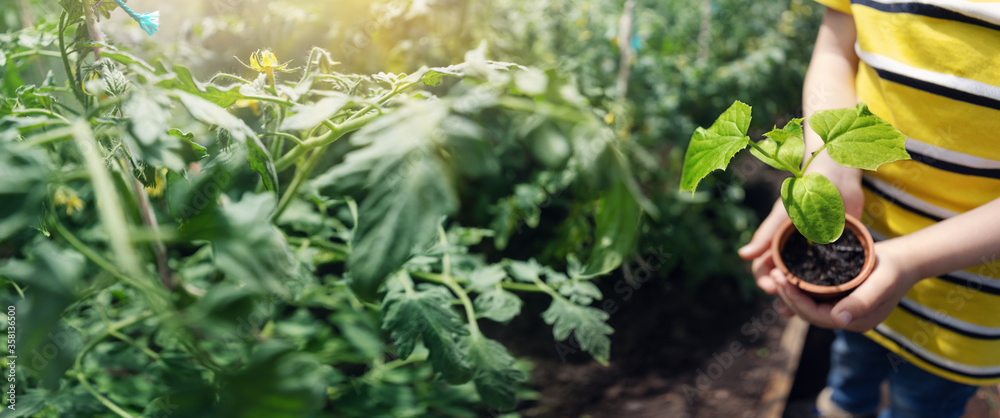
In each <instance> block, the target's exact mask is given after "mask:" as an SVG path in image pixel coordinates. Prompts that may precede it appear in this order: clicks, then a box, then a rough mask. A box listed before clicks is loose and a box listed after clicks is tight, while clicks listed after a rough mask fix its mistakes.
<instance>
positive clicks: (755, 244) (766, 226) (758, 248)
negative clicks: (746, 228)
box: [736, 203, 788, 260]
mask: <svg viewBox="0 0 1000 418" xmlns="http://www.w3.org/2000/svg"><path fill="white" fill-rule="evenodd" d="M775 206H776V207H775V209H774V210H772V211H771V214H770V215H768V216H767V219H764V222H761V224H760V227H759V228H757V231H756V232H754V233H753V238H751V239H750V242H749V243H747V245H744V246H743V247H742V248H740V249H739V250H737V251H736V253H737V254H739V256H740V258H742V259H744V260H753V259H755V258H757V257H760V256H762V255H764V253H765V252H766V251H767V250H768V249H770V248H771V239H772V238H773V237H774V234H775V233H776V232H778V228H779V227H780V226H781V224H782V222H784V221H785V219H788V215H786V214H785V208H784V207H780V208H779V207H778V206H781V204H780V203H778V204H776V205H775Z"/></svg>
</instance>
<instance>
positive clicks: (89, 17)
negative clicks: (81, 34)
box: [83, 2, 131, 59]
mask: <svg viewBox="0 0 1000 418" xmlns="http://www.w3.org/2000/svg"><path fill="white" fill-rule="evenodd" d="M86 3H89V2H84V5H83V15H84V23H85V24H86V25H87V31H88V32H90V39H91V40H93V41H94V43H96V44H97V45H96V46H94V59H101V48H102V47H103V45H104V33H102V32H101V28H99V27H97V16H95V15H94V9H93V8H91V7H87V6H88V5H87V4H86ZM124 6H125V5H122V7H123V8H125V9H126V10H127V11H131V10H128V8H127V7H124Z"/></svg>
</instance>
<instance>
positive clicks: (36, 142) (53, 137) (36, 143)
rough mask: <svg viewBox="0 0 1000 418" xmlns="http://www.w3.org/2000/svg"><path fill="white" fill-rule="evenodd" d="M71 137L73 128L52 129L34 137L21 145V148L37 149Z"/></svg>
mask: <svg viewBox="0 0 1000 418" xmlns="http://www.w3.org/2000/svg"><path fill="white" fill-rule="evenodd" d="M72 137H73V128H70V127H63V128H58V129H53V130H51V131H48V132H46V133H44V134H41V135H35V136H33V137H31V139H30V140H28V141H24V142H22V143H21V145H20V147H22V148H37V147H42V146H45V145H48V144H51V143H54V142H59V141H63V140H66V139H69V138H72Z"/></svg>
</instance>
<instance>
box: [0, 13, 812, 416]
mask: <svg viewBox="0 0 1000 418" xmlns="http://www.w3.org/2000/svg"><path fill="white" fill-rule="evenodd" d="M467 3H468V4H467V5H465V6H463V7H452V6H453V5H451V4H450V3H448V2H395V1H387V0H386V1H383V0H378V1H374V2H372V1H343V2H336V3H323V2H319V3H317V2H306V1H302V0H278V1H270V0H245V1H241V2H196V1H193V0H191V1H187V0H180V1H179V2H178V3H177V4H176V5H177V7H174V8H173V9H174V10H173V12H174V13H175V14H173V15H172V16H171V18H170V19H169V21H168V19H167V17H166V16H164V22H163V27H162V32H161V33H160V34H158V35H157V36H154V37H151V38H150V37H147V36H145V34H141V32H139V30H140V29H139V28H138V27H136V26H135V25H134V24H129V25H125V26H117V25H116V24H115V23H114V21H113V20H112V21H105V20H104V18H107V17H108V16H109V15H114V14H116V13H123V12H122V11H121V10H118V9H117V8H116V7H115V4H114V3H113V2H101V4H99V5H97V6H98V7H97V8H95V9H91V10H92V11H95V12H96V13H97V15H98V16H100V18H101V19H100V20H101V25H102V26H101V28H100V29H102V30H103V32H105V33H107V34H108V38H107V39H106V40H105V44H104V45H95V44H94V42H93V40H92V39H90V34H91V33H92V31H91V30H89V28H88V27H87V26H86V25H87V23H86V20H85V12H86V11H87V10H88V9H87V7H89V4H87V3H86V2H82V1H80V0H62V1H60V2H59V4H60V5H61V6H62V11H65V13H64V14H62V15H58V14H53V12H52V10H53V9H57V10H55V12H56V13H58V12H60V10H58V8H53V7H52V6H51V4H50V3H45V2H41V1H32V0H26V1H23V2H17V4H16V5H15V4H14V3H9V4H4V5H0V31H3V32H4V33H3V34H0V171H2V172H3V174H5V175H6V176H5V178H6V179H7V180H6V182H5V184H4V185H3V186H0V197H2V198H3V199H5V200H4V202H9V204H6V203H5V205H3V207H2V208H0V215H2V216H0V286H2V290H0V297H2V298H4V299H5V300H7V301H10V304H14V305H15V306H17V309H18V312H19V315H21V316H18V321H24V325H26V326H25V328H23V329H22V332H24V334H19V336H18V339H19V343H20V344H21V347H22V350H24V351H30V352H25V354H24V355H25V356H26V357H24V359H25V360H26V363H22V364H28V365H29V366H30V367H27V368H26V369H20V372H19V376H18V379H19V383H20V386H19V388H23V389H24V391H23V392H19V396H18V401H19V402H18V411H17V412H18V414H19V415H24V416H43V417H55V416H106V415H111V414H116V415H119V416H128V415H133V416H135V415H140V414H141V415H144V416H163V415H176V416H192V417H197V416H394V417H395V416H480V415H483V412H484V409H485V408H486V407H491V408H496V409H502V410H507V409H512V408H515V407H516V406H517V404H518V401H519V400H521V399H529V398H530V397H531V396H532V393H531V392H530V391H528V390H526V389H525V386H524V385H525V383H526V380H527V377H528V370H527V368H526V366H525V365H524V364H522V363H520V362H517V361H516V360H515V357H514V355H516V354H520V353H518V352H517V349H518V347H510V350H508V348H507V347H504V345H503V344H502V343H501V342H500V341H495V340H492V339H490V338H488V337H487V336H485V335H484V334H483V333H482V332H481V331H480V330H479V326H478V324H479V321H480V320H482V319H486V320H490V321H495V322H499V323H507V322H509V321H511V320H514V318H516V317H518V316H519V315H521V314H522V313H523V312H522V307H523V305H524V303H525V302H524V301H522V299H521V297H520V295H521V294H523V293H525V292H533V293H541V294H544V295H545V296H546V297H547V299H542V300H543V302H544V303H551V305H549V309H548V310H546V311H545V313H544V314H543V315H542V317H541V318H532V319H535V320H536V322H537V323H538V325H539V326H540V327H545V326H546V325H545V324H548V325H550V326H552V333H553V336H554V339H555V340H556V341H563V340H566V339H568V338H575V339H576V340H577V341H579V342H580V344H581V346H582V347H583V348H584V350H586V351H587V352H589V353H590V354H591V355H593V356H594V358H595V359H597V360H598V361H601V362H608V361H610V358H609V354H610V338H609V336H610V334H611V333H612V330H611V328H610V327H608V325H607V324H606V322H607V320H608V317H609V315H608V314H607V313H605V312H604V311H602V310H600V309H598V308H596V307H595V306H594V305H595V304H596V303H598V301H600V300H601V299H602V298H603V295H602V294H601V292H600V290H599V288H598V286H597V285H596V284H595V283H596V282H597V281H598V280H600V276H602V275H605V274H614V273H615V272H616V271H620V270H618V267H619V266H621V265H628V264H630V263H631V264H633V265H634V263H635V262H636V260H640V261H642V260H645V261H642V262H643V263H647V262H648V263H653V264H652V265H645V264H644V265H643V266H644V267H643V268H644V269H646V268H649V269H650V270H649V271H651V272H653V273H655V275H656V276H660V277H663V278H671V277H675V278H680V277H683V278H684V280H685V281H686V282H687V283H695V282H697V281H698V280H701V279H702V278H705V277H711V276H718V275H726V274H730V273H734V272H737V271H740V270H742V268H741V267H739V264H738V263H735V262H721V261H717V260H734V259H735V255H734V251H733V248H734V246H735V245H737V242H738V239H739V237H744V238H745V236H746V234H747V231H748V230H750V229H751V228H749V227H748V225H749V223H750V222H751V221H752V220H751V218H750V217H749V215H748V214H747V211H746V210H745V209H743V208H742V207H741V206H740V205H739V202H740V200H741V199H742V195H741V193H742V188H741V186H740V184H738V182H734V179H732V178H727V179H718V178H715V179H709V180H708V181H706V182H705V183H707V184H710V185H712V186H714V187H712V191H710V192H699V193H696V194H695V195H694V196H693V197H690V198H689V197H687V196H678V195H677V194H676V193H673V192H670V191H671V190H673V188H674V187H675V186H676V184H677V181H678V179H679V178H680V172H679V168H680V167H681V165H680V161H681V157H682V155H681V153H680V149H681V148H680V147H677V146H676V145H679V144H681V143H682V140H686V138H682V135H683V134H682V133H683V132H689V131H690V129H688V128H692V127H693V126H694V125H695V124H696V122H699V123H700V122H701V121H703V120H705V119H706V118H707V117H708V116H713V115H714V114H715V113H716V112H717V109H718V108H719V107H720V105H721V104H720V100H722V96H723V95H722V94H720V92H723V91H725V92H727V94H737V95H739V96H740V97H747V98H748V99H749V98H754V97H769V98H773V99H774V100H768V101H767V103H765V104H763V105H761V106H760V107H759V108H758V111H760V110H765V114H766V115H767V116H765V118H763V119H764V121H765V122H770V121H771V120H772V119H774V118H775V117H777V116H780V115H782V113H783V112H785V111H787V109H789V108H791V107H792V106H794V105H795V104H797V103H798V99H797V98H796V97H794V94H788V93H787V92H790V91H792V92H794V91H796V90H797V88H798V87H797V85H796V84H797V83H799V82H800V81H797V80H801V68H802V67H803V66H804V63H805V62H806V60H807V59H808V54H807V52H803V51H807V48H796V47H795V46H797V45H798V43H801V42H805V41H804V40H805V39H806V38H808V37H803V36H801V33H805V32H808V31H810V30H812V29H810V26H809V25H811V24H814V21H815V19H810V18H809V16H810V13H811V12H810V11H811V10H812V9H811V7H810V6H806V5H805V4H806V3H803V2H802V1H799V0H793V1H792V2H791V3H790V5H791V7H790V10H788V13H784V11H785V9H786V8H789V7H787V6H788V5H787V4H785V3H784V2H754V3H753V4H749V5H748V4H747V3H746V2H743V1H740V2H735V1H720V2H716V3H717V4H719V6H720V7H719V8H718V9H715V10H713V11H711V13H710V15H709V17H710V18H711V19H710V20H711V21H713V22H714V26H711V30H709V31H707V32H705V33H706V36H707V39H708V42H705V43H703V44H704V45H701V44H698V45H696V44H695V43H692V42H690V39H692V37H693V34H696V33H697V32H699V31H701V29H700V28H701V27H702V26H701V17H700V16H699V12H698V11H697V10H696V8H691V7H689V5H688V4H686V3H684V2H661V1H658V0H657V1H652V0H650V1H640V2H638V3H639V5H638V9H637V10H636V12H635V16H636V18H637V22H638V25H637V26H636V27H635V28H634V39H633V40H634V42H633V43H632V48H633V49H635V50H636V51H638V54H636V55H635V56H633V60H632V61H631V62H629V63H628V67H627V68H630V69H631V70H632V76H631V77H630V78H629V79H628V80H627V81H628V82H627V83H626V84H627V87H628V89H627V92H625V91H619V90H618V87H617V85H616V83H617V77H618V73H619V70H620V69H619V68H617V67H618V64H617V63H618V62H619V58H620V57H621V55H622V54H623V53H624V52H626V51H627V50H628V48H626V49H624V50H622V49H620V47H619V45H618V44H617V43H616V42H614V36H615V34H616V33H617V25H618V22H619V17H620V13H621V2H620V1H604V0H599V1H598V0H588V1H584V2H577V1H568V0H546V1H541V2H529V1H523V0H500V1H494V2H467ZM237 6H239V7H237ZM736 6H738V7H748V8H750V9H751V10H752V13H754V14H755V15H757V16H759V17H761V18H760V19H735V20H734V19H733V15H732V14H731V13H730V12H729V9H732V8H734V7H736ZM15 9H16V10H15ZM32 20H34V21H32ZM170 21H172V22H173V24H172V25H171V24H169V22H170ZM181 21H187V22H190V27H189V28H185V29H184V36H181V37H172V36H168V34H169V33H170V31H172V30H177V29H178V25H177V24H176V23H177V22H181ZM668 23H669V24H668ZM22 25H26V27H21V26H22ZM132 34H141V37H138V38H136V37H133V36H131V35H132ZM160 35H163V36H160ZM136 39H141V41H138V42H140V43H135V42H136V41H135V40H136ZM176 39H183V41H175V40H176ZM734 40H739V41H734ZM483 41H486V43H482V42H483ZM313 45H321V46H323V47H324V48H325V49H323V48H312V46H313ZM708 45H711V46H712V47H711V48H708V47H707V46H708ZM95 46H96V47H99V51H100V56H99V57H98V56H97V55H95V53H94V51H95ZM263 47H268V48H271V49H272V50H273V51H275V52H276V54H277V56H278V57H281V58H282V60H280V61H281V62H285V61H286V60H289V59H291V60H293V61H297V62H294V63H293V64H292V66H298V71H297V72H296V73H294V74H285V73H278V74H275V76H274V78H272V77H269V76H268V74H266V72H265V73H253V72H251V71H249V70H242V69H241V68H242V67H241V66H240V65H239V62H238V61H237V60H236V59H234V58H233V56H236V57H240V58H245V57H248V56H249V55H250V53H251V52H252V51H256V50H258V49H260V48H263ZM470 50H471V51H470ZM702 52H704V54H702ZM786 52H787V53H786ZM695 56H698V57H699V58H698V59H693V58H692V57H695ZM487 57H492V58H495V59H498V60H503V61H512V62H521V63H530V64H532V65H533V66H521V65H515V64H511V63H508V62H502V61H494V60H490V59H488V58H487ZM302 58H305V61H304V62H303V61H302ZM336 61H342V62H343V64H341V63H337V62H336ZM456 63H458V64H456ZM236 69H240V70H239V71H241V72H240V73H231V72H232V71H234V70H236ZM220 70H221V71H223V72H221V73H220V72H219V71H220ZM619 96H622V97H619ZM758 120H761V118H758ZM743 130H744V131H745V130H746V128H743ZM342 139H343V140H342ZM776 140H777V139H776ZM646 215H649V216H648V217H647V216H646ZM522 260H527V261H522ZM679 262H680V264H679ZM626 271H628V270H627V269H626ZM550 300H551V302H549V301H550ZM373 301H381V302H382V303H377V302H375V303H373ZM523 311H524V312H532V311H533V310H531V309H524V310H523ZM419 319H424V321H420V320H419ZM538 319H541V321H538ZM36 349H37V353H36ZM52 352H56V353H57V354H56V355H54V356H52V355H49V354H51V353H52ZM31 356H35V357H34V358H32V357H31ZM36 360H37V361H36ZM36 363H37V364H36ZM261 379H264V380H261Z"/></svg>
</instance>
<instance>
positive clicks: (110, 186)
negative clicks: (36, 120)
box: [73, 120, 143, 277]
mask: <svg viewBox="0 0 1000 418" xmlns="http://www.w3.org/2000/svg"><path fill="white" fill-rule="evenodd" d="M73 131H74V132H73V133H74V137H75V139H76V145H77V148H78V149H79V150H80V154H82V155H83V160H84V163H85V166H86V168H87V172H88V173H90V179H91V181H92V182H93V187H94V194H95V195H96V196H97V199H98V201H100V202H101V205H99V206H98V207H97V211H98V213H99V215H100V219H101V223H102V224H103V228H104V230H105V231H107V233H108V240H109V241H110V242H111V249H112V251H113V252H114V254H115V257H116V258H117V261H118V263H120V265H121V267H122V272H123V273H125V274H127V275H130V276H135V277H141V276H142V275H143V274H142V269H141V268H140V267H139V256H138V255H137V254H136V253H135V249H134V248H132V242H131V240H130V239H129V233H128V227H126V224H125V219H127V218H126V217H125V213H124V212H123V211H122V204H121V202H120V199H119V197H118V192H117V190H115V185H114V182H113V181H112V180H111V175H110V174H109V173H108V168H107V166H106V165H105V164H104V158H103V156H101V155H100V152H99V151H98V149H99V148H98V147H99V145H98V144H97V140H96V139H95V138H94V135H93V132H91V130H90V125H89V124H88V123H87V122H85V121H82V120H81V121H77V122H76V123H74V124H73Z"/></svg>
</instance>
